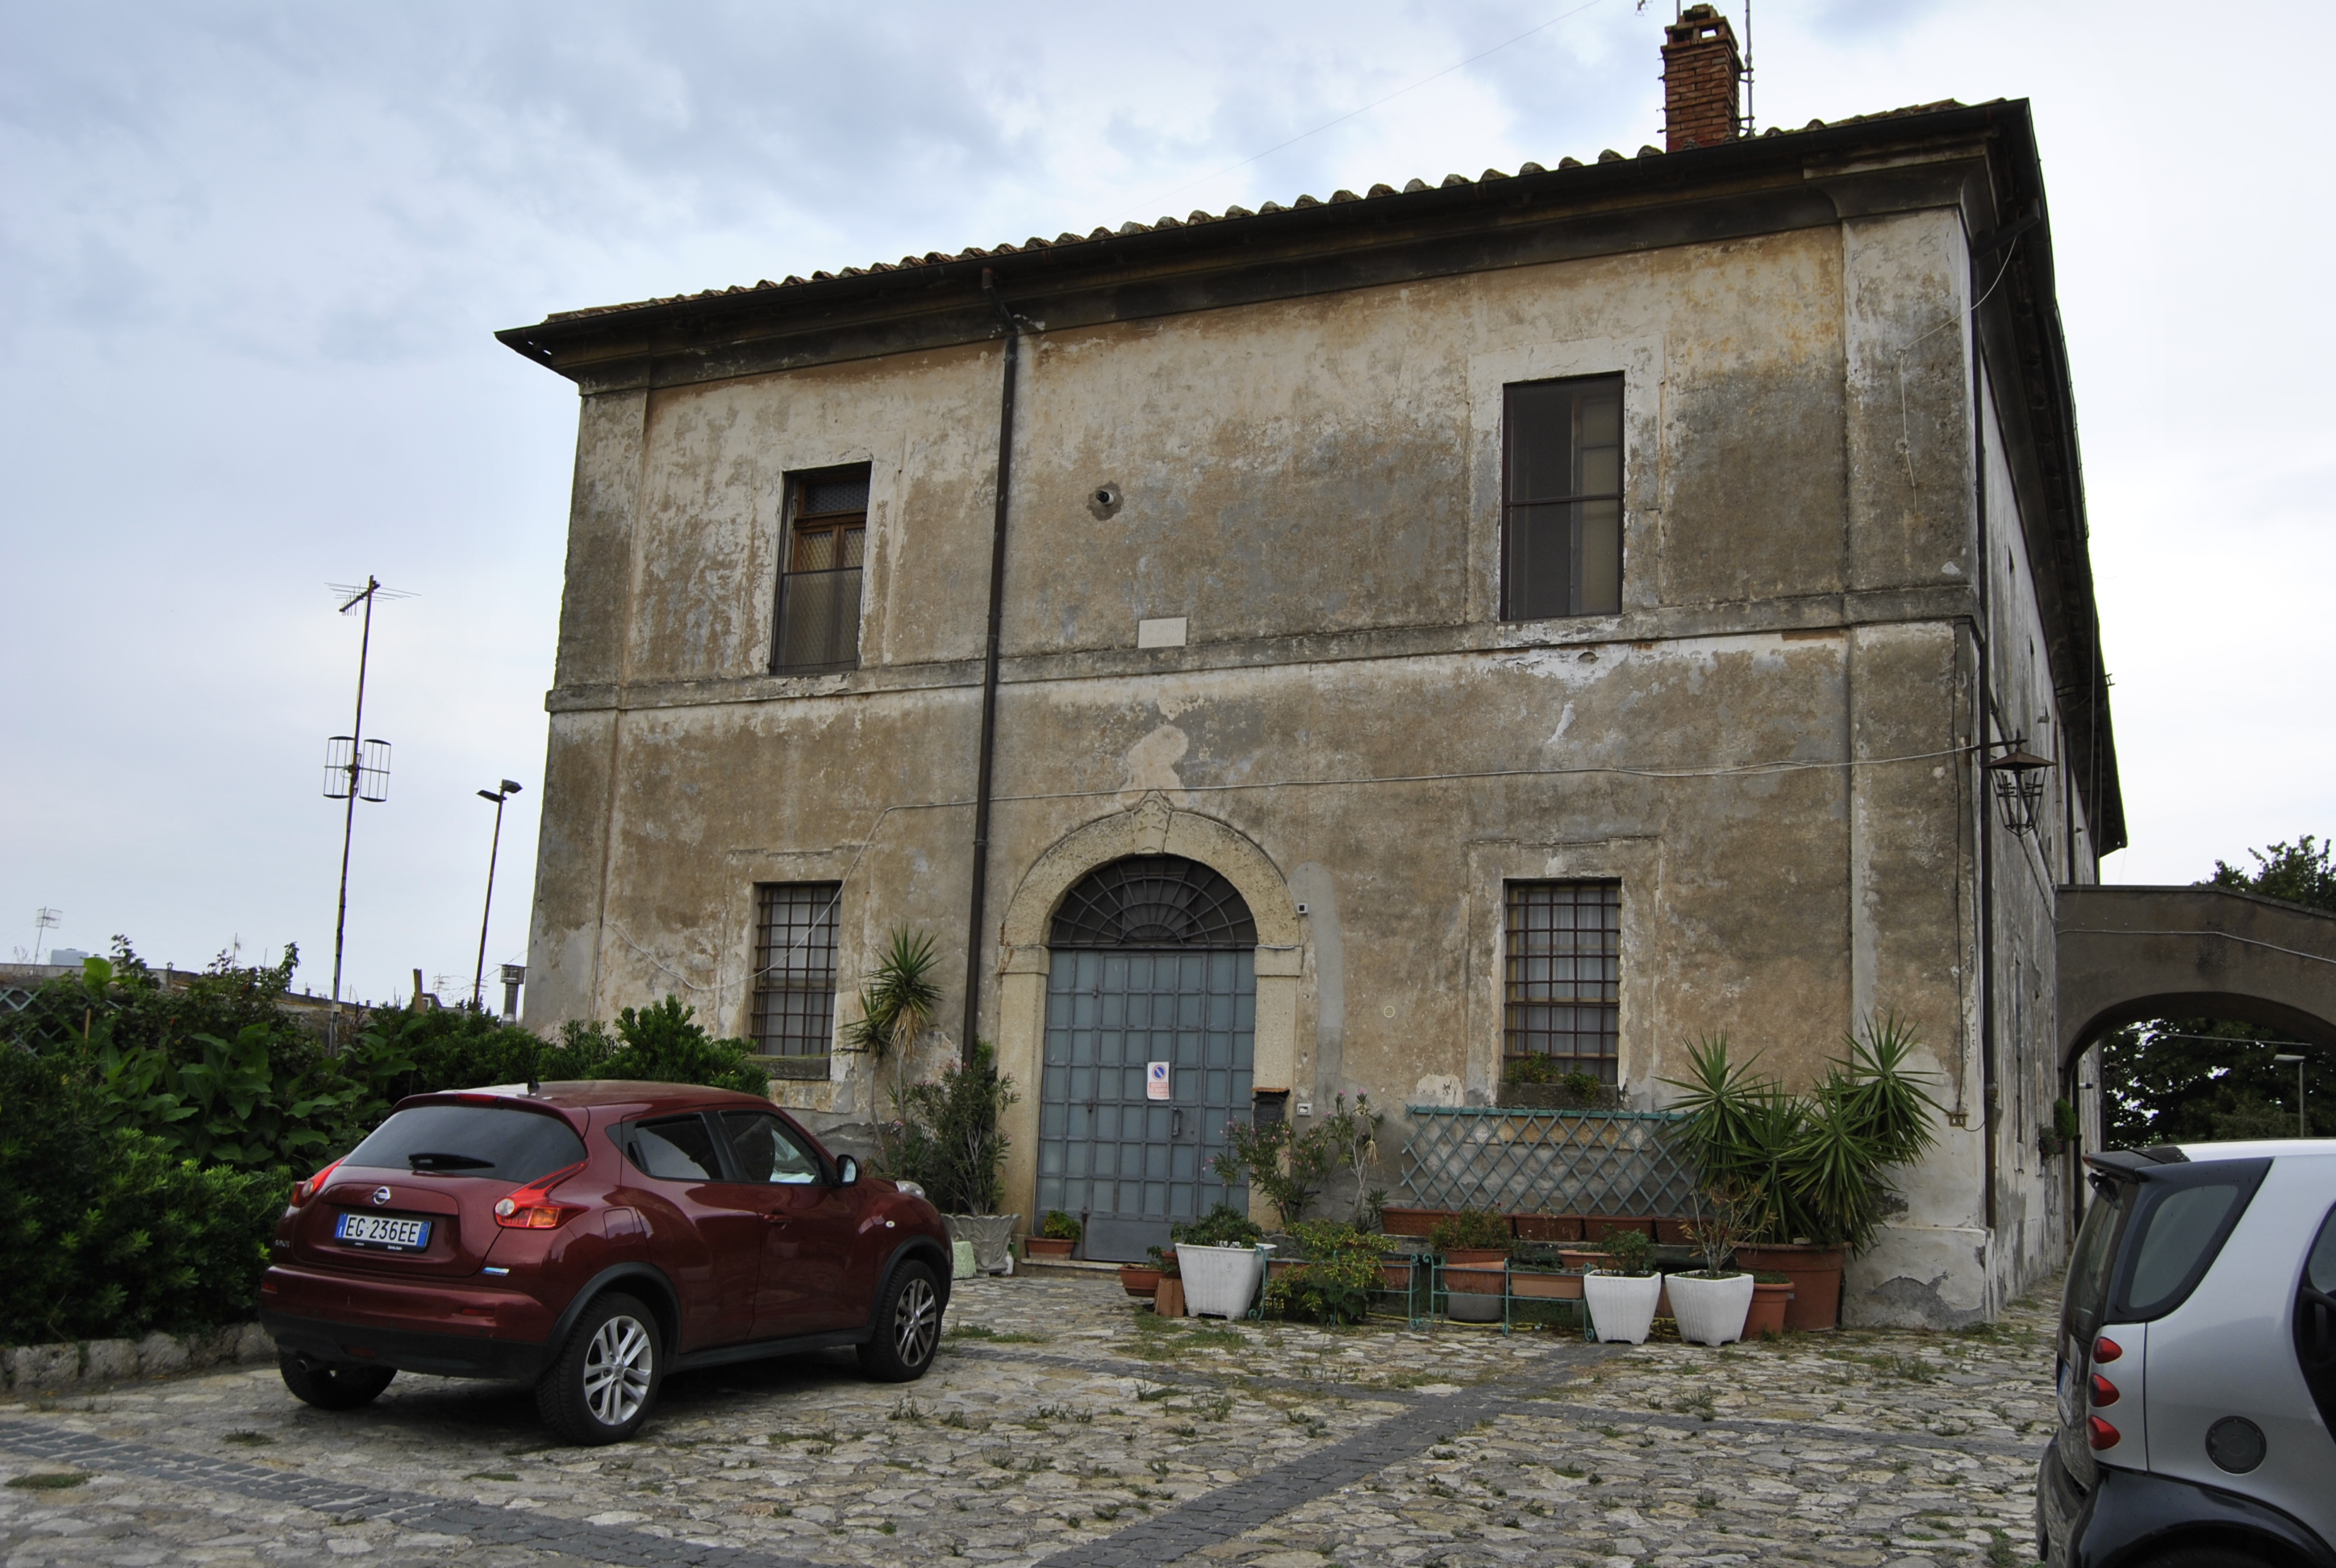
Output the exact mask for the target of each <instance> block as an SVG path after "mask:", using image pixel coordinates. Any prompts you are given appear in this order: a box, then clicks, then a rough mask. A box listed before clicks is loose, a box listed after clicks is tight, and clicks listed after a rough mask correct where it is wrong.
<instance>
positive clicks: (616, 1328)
mask: <svg viewBox="0 0 2336 1568" xmlns="http://www.w3.org/2000/svg"><path fill="white" fill-rule="evenodd" d="M653 1346H654V1341H652V1340H651V1339H650V1338H649V1331H648V1329H647V1327H645V1326H644V1325H643V1324H642V1322H641V1320H639V1319H638V1318H628V1317H616V1318H611V1319H609V1320H608V1321H607V1322H605V1323H603V1324H601V1325H600V1327H599V1330H598V1331H597V1332H596V1333H594V1334H593V1336H592V1343H591V1346H590V1348H589V1349H587V1350H586V1351H585V1352H584V1405H585V1407H586V1408H587V1409H589V1410H590V1411H591V1412H592V1418H593V1419H594V1420H595V1421H598V1422H599V1423H600V1424H601V1425H602V1426H604V1427H621V1426H623V1425H624V1424H625V1423H626V1422H628V1421H629V1420H631V1419H632V1418H633V1417H635V1416H638V1415H639V1414H640V1409H641V1407H642V1406H643V1405H644V1404H646V1403H647V1401H648V1397H649V1373H650V1371H651V1370H652V1368H653V1365H654V1358H655V1356H656V1350H655V1349H654V1348H653Z"/></svg>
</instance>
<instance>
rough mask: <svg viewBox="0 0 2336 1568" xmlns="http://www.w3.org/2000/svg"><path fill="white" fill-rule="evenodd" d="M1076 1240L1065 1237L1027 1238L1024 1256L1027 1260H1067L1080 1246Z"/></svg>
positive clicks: (1023, 1240)
mask: <svg viewBox="0 0 2336 1568" xmlns="http://www.w3.org/2000/svg"><path fill="white" fill-rule="evenodd" d="M1078 1244H1079V1243H1078V1242H1077V1240H1076V1238H1071V1237H1063V1236H1025V1237H1023V1238H1022V1255H1023V1256H1024V1257H1026V1258H1067V1257H1069V1256H1070V1255H1071V1250H1072V1249H1073V1248H1075V1247H1076V1246H1077V1245H1078Z"/></svg>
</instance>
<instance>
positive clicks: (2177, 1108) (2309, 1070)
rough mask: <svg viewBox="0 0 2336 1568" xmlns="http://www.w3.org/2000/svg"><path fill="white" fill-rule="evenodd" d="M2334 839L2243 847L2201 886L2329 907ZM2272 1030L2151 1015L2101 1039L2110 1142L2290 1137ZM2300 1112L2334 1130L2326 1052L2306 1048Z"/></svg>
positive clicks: (2334, 1088) (2335, 1056)
mask: <svg viewBox="0 0 2336 1568" xmlns="http://www.w3.org/2000/svg"><path fill="white" fill-rule="evenodd" d="M2331 850H2336V844H2331V843H2327V842H2321V840H2319V839H2317V838H2314V837H2313V836H2312V835H2311V834H2309V833H2307V834H2305V835H2304V836H2302V838H2299V839H2297V840H2296V841H2295V842H2292V843H2275V844H2273V845H2272V846H2271V847H2270V848H2269V849H2264V850H2249V851H2248V852H2247V853H2248V857H2249V858H2250V859H2251V860H2252V861H2253V862H2254V863H2253V867H2252V869H2250V868H2247V867H2244V866H2234V865H2233V864H2231V863H2230V862H2228V861H2221V860H2218V861H2216V862H2214V875H2213V876H2211V877H2208V878H2207V879H2206V881H2205V883H2203V884H2201V885H2204V886H2211V887H2225V888H2236V889H2238V890H2240V891H2244V892H2251V893H2261V894H2263V896H2264V897H2266V898H2274V899H2285V900H2286V901H2289V902H2290V903H2298V904H2304V905H2307V906H2309V907H2310V908H2312V909H2316V910H2325V911H2329V912H2330V913H2336V864H2332V863H2331ZM2282 1038H2284V1036H2283V1034H2282V1032H2281V1031H2279V1030H2275V1029H2268V1028H2263V1027H2259V1026H2256V1025H2253V1024H2240V1023H2232V1022H2228V1021H2225V1020H2222V1019H2215V1018H2155V1019H2152V1020H2150V1021H2149V1022H2147V1023H2144V1024H2136V1025H2134V1026H2132V1027H2129V1028H2124V1029H2119V1030H2118V1031H2117V1033H2116V1034H2114V1035H2112V1036H2110V1037H2108V1038H2107V1040H2106V1041H2104V1042H2103V1043H2102V1047H2101V1082H2102V1085H2103V1086H2105V1087H2106V1088H2107V1091H2108V1092H2107V1095H2106V1096H2104V1101H2105V1105H2106V1107H2107V1115H2106V1120H2107V1127H2106V1129H2105V1137H2106V1141H2107V1144H2108V1146H2109V1147H2111V1148H2140V1147H2145V1146H2146V1145H2148V1144H2175V1143H2210V1142H2217V1141H2224V1140H2230V1139H2238V1138H2292V1137H2293V1136H2295V1135H2296V1103H2295V1089H2296V1075H2295V1068H2294V1067H2293V1066H2280V1065H2279V1064H2277V1063H2275V1062H2273V1060H2272V1057H2274V1056H2277V1055H2279V1054H2281V1047H2278V1046H2275V1045H2273V1043H2272V1042H2273V1041H2276V1040H2280V1039H2282ZM2297 1054H2300V1055H2302V1057H2305V1061H2304V1064H2303V1083H2304V1110H2305V1112H2306V1113H2307V1117H2308V1120H2307V1124H2306V1125H2307V1126H2308V1128H2309V1130H2310V1131H2311V1132H2312V1133H2313V1134H2316V1135H2326V1134H2327V1133H2328V1131H2329V1130H2330V1129H2331V1126H2336V1099H2331V1098H2330V1097H2329V1096H2336V1052H2330V1051H2326V1050H2321V1049H2316V1048H2307V1049H2305V1050H2303V1051H2302V1052H2300V1053H2297Z"/></svg>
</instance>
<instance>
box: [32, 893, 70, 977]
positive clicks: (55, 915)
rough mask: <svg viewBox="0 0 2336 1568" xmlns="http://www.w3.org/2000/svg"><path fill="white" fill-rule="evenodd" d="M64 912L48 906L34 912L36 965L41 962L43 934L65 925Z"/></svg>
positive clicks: (44, 905)
mask: <svg viewBox="0 0 2336 1568" xmlns="http://www.w3.org/2000/svg"><path fill="white" fill-rule="evenodd" d="M64 918H65V912H64V911H63V910H53V909H51V908H49V907H48V906H47V905H46V904H43V905H42V906H41V907H40V908H39V909H37V910H34V911H33V961H34V963H36V964H37V963H39V962H40V961H41V937H42V933H44V932H45V931H53V930H56V929H57V927H58V926H60V925H62V924H63V923H64Z"/></svg>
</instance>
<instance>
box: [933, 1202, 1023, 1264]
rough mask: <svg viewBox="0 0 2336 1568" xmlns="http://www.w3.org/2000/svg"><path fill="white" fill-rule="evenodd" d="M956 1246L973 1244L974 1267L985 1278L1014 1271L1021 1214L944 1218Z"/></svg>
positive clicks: (951, 1216) (968, 1215) (950, 1238)
mask: <svg viewBox="0 0 2336 1568" xmlns="http://www.w3.org/2000/svg"><path fill="white" fill-rule="evenodd" d="M941 1222H942V1223H943V1224H945V1225H947V1226H948V1227H949V1240H951V1241H952V1242H972V1243H973V1266H974V1267H975V1268H976V1269H978V1270H979V1271H981V1272H983V1273H985V1274H1010V1273H1012V1272H1013V1271H1014V1232H1016V1231H1017V1229H1019V1228H1020V1226H1021V1224H1022V1216H1021V1215H1019V1214H943V1215H942V1216H941Z"/></svg>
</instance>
